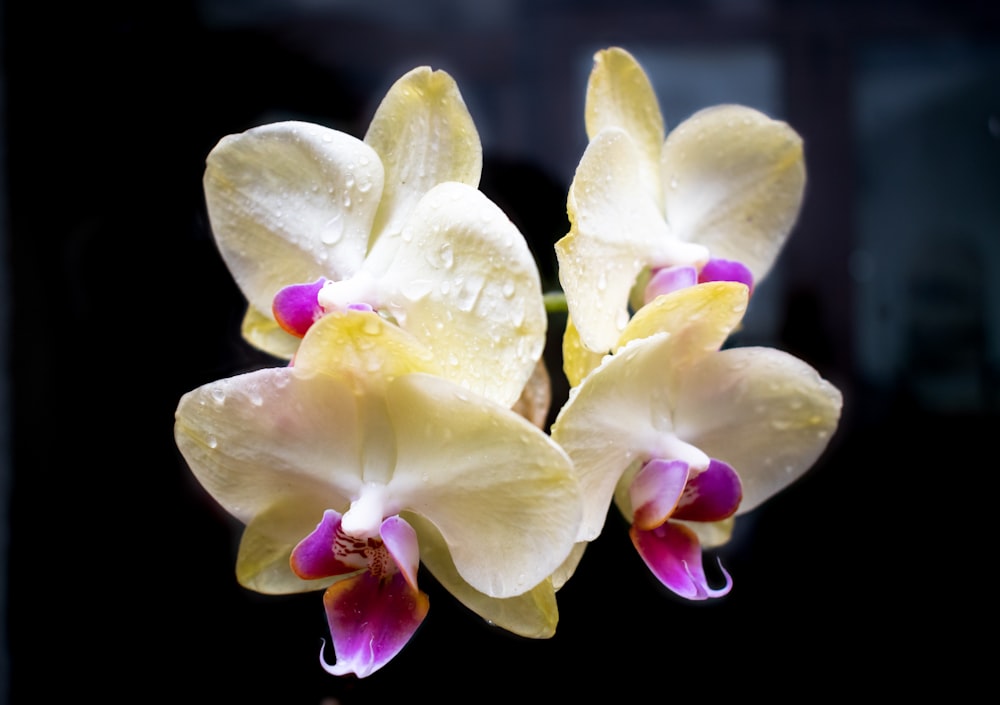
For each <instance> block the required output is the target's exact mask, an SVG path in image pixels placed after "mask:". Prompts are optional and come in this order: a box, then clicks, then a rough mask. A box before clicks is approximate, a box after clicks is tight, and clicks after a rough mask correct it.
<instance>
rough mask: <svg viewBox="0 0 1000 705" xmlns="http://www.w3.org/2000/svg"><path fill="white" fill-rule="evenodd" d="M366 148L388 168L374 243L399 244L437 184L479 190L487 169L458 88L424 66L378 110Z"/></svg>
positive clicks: (388, 248) (405, 78)
mask: <svg viewBox="0 0 1000 705" xmlns="http://www.w3.org/2000/svg"><path fill="white" fill-rule="evenodd" d="M365 143H366V144H368V145H369V146H371V147H372V149H374V150H375V151H376V152H377V153H378V155H379V157H381V159H382V163H383V164H384V165H385V194H384V196H383V198H382V204H381V208H380V209H379V212H378V218H377V221H376V224H375V227H374V235H375V239H376V240H381V239H382V238H384V237H388V238H390V239H393V240H395V239H396V238H397V237H398V236H399V233H400V231H401V230H402V229H403V224H404V223H405V222H406V220H407V219H408V218H409V215H410V212H411V211H412V210H413V208H415V207H416V205H417V202H418V201H419V200H420V199H421V198H422V197H423V196H424V194H426V193H427V192H428V191H429V190H431V189H432V188H433V187H434V186H436V185H437V184H439V183H443V182H445V181H458V182H461V183H464V184H467V185H469V186H473V187H475V186H478V185H479V178H480V174H481V173H482V168H483V150H482V144H481V143H480V141H479V133H478V132H477V131H476V126H475V124H474V123H473V121H472V116H471V115H470V114H469V110H468V108H467V107H466V105H465V101H464V100H463V99H462V95H461V93H460V92H459V89H458V85H457V84H456V83H455V80H454V79H453V78H452V77H451V76H450V75H449V74H448V73H446V72H444V71H432V70H431V69H430V68H429V67H427V66H421V67H418V68H415V69H413V70H411V71H409V72H408V73H406V74H405V75H403V76H402V77H401V78H400V79H399V80H397V81H396V82H395V83H394V84H393V85H392V87H391V88H390V89H389V91H388V92H387V93H386V96H385V98H383V99H382V102H381V104H380V105H379V107H378V110H376V112H375V115H374V117H373V118H372V121H371V125H370V126H369V128H368V132H367V134H366V135H365ZM391 249H392V248H391V245H390V244H389V243H382V251H383V252H384V253H385V254H386V255H387V256H390V257H391V254H392V252H391ZM388 261H389V260H388V259H386V260H385V263H386V264H387V263H388ZM379 264H381V263H379ZM376 271H379V270H378V269H377V270H376Z"/></svg>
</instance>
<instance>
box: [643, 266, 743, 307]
mask: <svg viewBox="0 0 1000 705" xmlns="http://www.w3.org/2000/svg"><path fill="white" fill-rule="evenodd" d="M718 281H728V282H740V283H741V284H746V285H747V288H749V289H750V291H751V293H752V292H753V274H752V273H751V272H750V269H749V268H748V267H747V266H746V265H745V264H743V263H742V262H739V261H737V260H728V259H710V260H708V262H706V263H705V265H704V266H703V267H702V268H701V270H700V271H699V270H698V269H697V268H695V267H694V266H692V265H679V266H674V267H658V268H656V269H654V270H653V271H652V275H651V276H650V278H649V282H648V283H647V284H646V289H645V292H644V301H645V303H647V304H648V303H649V302H650V301H652V300H653V299H655V298H656V297H657V296H662V295H663V294H669V293H670V292H672V291H677V290H678V289H683V288H685V287H688V286H694V285H695V284H703V283H705V282H718Z"/></svg>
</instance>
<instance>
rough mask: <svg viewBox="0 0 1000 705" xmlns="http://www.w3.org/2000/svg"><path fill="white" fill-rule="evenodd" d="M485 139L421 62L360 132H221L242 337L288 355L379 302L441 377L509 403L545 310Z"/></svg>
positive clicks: (218, 173)
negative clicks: (336, 315)
mask: <svg viewBox="0 0 1000 705" xmlns="http://www.w3.org/2000/svg"><path fill="white" fill-rule="evenodd" d="M481 170H482V146H481V144H480V141H479V136H478V133H477V132H476V128H475V125H474V124H473V122H472V118H471V116H470V115H469V112H468V110H467V108H466V105H465V103H464V101H463V99H462V96H461V94H460V93H459V90H458V87H457V85H456V84H455V81H454V80H453V79H452V77H451V76H449V75H448V74H447V73H445V72H443V71H432V70H431V69H430V68H428V67H419V68H416V69H413V70H412V71H410V72H408V73H407V74H405V75H404V76H403V77H402V78H400V79H399V80H398V81H397V82H396V83H395V84H394V85H393V86H392V87H391V88H390V89H389V91H388V93H387V95H386V96H385V98H384V99H383V101H382V103H381V104H380V105H379V107H378V109H377V110H376V112H375V115H374V117H373V119H372V122H371V125H370V127H369V129H368V132H367V134H366V135H365V138H364V140H363V141H362V140H359V139H357V138H355V137H352V136H350V135H348V134H345V133H343V132H339V131H337V130H333V129H329V128H326V127H322V126H320V125H314V124H310V123H305V122H297V121H290V122H279V123H274V124H269V125H263V126H260V127H255V128H253V129H250V130H248V131H246V132H243V133H241V134H235V135H229V136H227V137H225V138H223V139H222V140H221V141H220V142H219V143H218V145H217V146H216V147H215V148H214V149H213V150H212V151H211V153H210V154H209V156H208V159H207V167H206V170H205V176H204V188H205V198H206V204H207V209H208V215H209V219H210V223H211V228H212V232H213V234H214V236H215V239H216V243H217V245H218V247H219V250H220V252H221V255H222V258H223V260H224V261H225V263H226V265H227V266H228V268H229V270H230V272H231V273H232V275H233V277H234V279H235V280H236V283H237V284H238V285H239V287H240V289H241V290H242V292H243V294H244V295H245V296H246V298H247V301H248V310H247V314H246V316H245V318H244V321H243V335H244V337H245V338H246V339H247V340H248V341H249V342H251V343H252V344H254V345H255V346H257V347H259V348H260V349H262V350H264V351H266V352H268V353H270V354H272V355H275V356H277V357H281V358H285V359H291V358H292V357H293V356H294V354H295V351H296V350H297V349H298V346H299V341H300V339H301V337H302V336H303V335H304V333H305V332H306V331H307V330H308V329H309V327H310V326H311V325H312V324H313V322H314V321H315V320H316V319H317V318H319V317H321V316H322V315H324V314H326V313H328V312H331V311H341V310H345V309H351V308H355V309H363V310H374V311H376V312H377V313H379V314H380V315H381V316H383V317H384V318H386V319H387V320H390V321H392V322H394V323H396V324H397V325H399V326H400V327H402V328H404V329H406V330H407V331H408V332H409V333H410V334H412V335H413V336H415V337H416V338H417V339H418V340H419V341H421V342H422V343H423V344H424V345H426V346H427V347H428V348H430V349H431V351H432V352H433V353H434V355H435V356H436V357H437V358H439V359H440V360H441V361H442V362H443V365H442V367H441V373H442V374H444V375H446V376H447V377H449V378H450V379H453V380H455V381H458V382H459V383H461V384H463V385H464V386H466V387H467V388H468V389H469V390H471V391H474V392H476V393H478V394H482V395H484V396H487V397H489V398H490V399H493V400H494V401H497V402H499V403H501V404H504V405H506V406H510V405H511V404H513V403H514V402H515V401H516V400H517V399H518V397H519V395H520V393H521V391H522V389H523V388H524V385H525V383H526V382H527V381H528V379H529V377H530V376H531V374H532V372H533V370H534V368H535V366H536V363H538V361H539V359H540V357H541V352H542V348H543V346H544V343H545V331H546V326H547V319H546V314H545V306H544V303H543V300H542V291H541V282H540V277H539V274H538V269H537V266H536V263H535V260H534V257H533V255H532V254H531V252H530V250H529V248H528V246H527V243H526V242H525V240H524V238H523V236H522V235H521V233H520V232H519V231H518V229H517V228H516V227H515V226H514V225H513V223H511V222H510V220H509V219H508V218H507V217H506V215H505V214H504V213H503V212H502V211H501V210H500V208H499V207H498V206H496V204H494V203H493V202H492V201H490V200H489V199H488V198H487V197H486V196H484V195H483V194H482V193H481V192H480V191H479V190H478V189H477V186H478V183H479V177H480V173H481Z"/></svg>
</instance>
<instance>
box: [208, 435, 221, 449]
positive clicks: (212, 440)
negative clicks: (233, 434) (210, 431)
mask: <svg viewBox="0 0 1000 705" xmlns="http://www.w3.org/2000/svg"><path fill="white" fill-rule="evenodd" d="M205 443H206V444H207V445H208V447H209V448H217V447H218V446H219V439H217V438H216V437H215V436H207V437H206V438H205Z"/></svg>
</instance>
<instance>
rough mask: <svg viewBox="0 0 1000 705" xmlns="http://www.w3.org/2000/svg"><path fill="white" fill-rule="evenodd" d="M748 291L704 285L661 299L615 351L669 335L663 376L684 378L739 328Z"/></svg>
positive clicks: (733, 285) (638, 317) (637, 318)
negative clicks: (682, 375)
mask: <svg viewBox="0 0 1000 705" xmlns="http://www.w3.org/2000/svg"><path fill="white" fill-rule="evenodd" d="M749 296H750V294H749V290H748V289H747V287H746V285H744V284H740V283H738V282H724V281H720V282H705V283H703V284H697V285H695V286H689V287H685V288H683V289H678V290H677V291H673V292H671V293H669V294H664V295H663V296H658V297H656V298H655V299H653V301H651V302H650V303H648V304H647V305H646V306H643V307H642V308H641V309H639V310H638V311H637V312H636V314H635V315H634V316H633V317H632V320H630V321H629V324H628V326H626V328H625V331H624V332H623V333H622V337H621V338H620V339H619V342H618V345H617V346H616V350H617V349H618V348H621V347H622V346H624V345H626V344H628V343H629V342H630V341H632V340H637V339H639V338H648V337H649V336H651V335H654V334H656V333H659V332H661V331H666V332H668V333H670V340H669V341H667V343H666V344H665V347H664V353H663V355H664V360H667V361H669V362H668V363H667V364H666V365H665V366H664V367H665V369H664V375H665V376H672V375H673V374H684V369H685V368H686V367H687V366H688V365H690V364H691V363H692V362H694V361H695V360H697V359H698V358H701V357H704V356H705V355H707V354H708V353H711V352H715V351H716V350H718V349H719V348H721V347H722V344H723V343H724V342H725V341H726V338H728V337H729V334H730V333H731V332H732V331H733V330H734V329H735V328H736V327H737V326H738V325H739V323H740V321H741V320H742V319H743V314H744V313H745V311H746V308H747V302H748V299H749Z"/></svg>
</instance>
